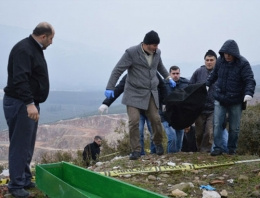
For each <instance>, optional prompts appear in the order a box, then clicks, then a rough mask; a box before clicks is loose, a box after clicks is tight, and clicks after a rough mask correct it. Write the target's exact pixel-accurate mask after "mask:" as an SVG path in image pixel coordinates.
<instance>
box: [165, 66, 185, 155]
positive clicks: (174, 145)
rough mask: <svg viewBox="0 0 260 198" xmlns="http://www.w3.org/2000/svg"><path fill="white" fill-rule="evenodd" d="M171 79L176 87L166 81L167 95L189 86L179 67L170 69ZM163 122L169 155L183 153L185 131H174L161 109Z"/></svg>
mask: <svg viewBox="0 0 260 198" xmlns="http://www.w3.org/2000/svg"><path fill="white" fill-rule="evenodd" d="M169 74H170V76H171V78H172V79H173V80H174V81H175V83H176V87H174V88H173V87H171V86H170V85H169V83H168V82H167V81H165V87H166V94H164V96H166V95H169V94H170V93H172V92H174V90H176V89H183V88H185V87H187V86H188V85H189V80H188V79H186V78H183V77H181V76H180V68H179V67H178V66H172V67H170V69H169ZM164 100H165V98H160V103H162V104H163V102H164ZM160 116H161V122H162V125H163V127H164V130H165V133H166V135H167V141H168V142H167V153H176V152H179V151H181V148H182V140H183V135H184V129H180V130H178V129H174V128H173V127H171V126H170V125H169V123H168V122H167V121H166V119H165V115H164V109H161V108H160Z"/></svg>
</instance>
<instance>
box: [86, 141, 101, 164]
mask: <svg viewBox="0 0 260 198" xmlns="http://www.w3.org/2000/svg"><path fill="white" fill-rule="evenodd" d="M101 143H102V138H101V137H100V136H95V137H94V142H92V143H90V144H88V145H87V146H85V148H84V151H83V154H82V156H83V160H84V161H86V165H87V166H89V164H90V161H91V160H94V161H98V158H99V154H100V147H101Z"/></svg>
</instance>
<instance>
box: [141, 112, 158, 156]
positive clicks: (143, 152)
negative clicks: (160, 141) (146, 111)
mask: <svg viewBox="0 0 260 198" xmlns="http://www.w3.org/2000/svg"><path fill="white" fill-rule="evenodd" d="M145 122H146V126H147V128H148V131H149V132H150V153H156V149H155V145H154V143H153V138H152V136H153V132H152V127H151V122H150V121H149V120H148V118H147V117H146V116H145V115H143V114H140V121H139V132H140V144H141V155H145V151H144V125H145Z"/></svg>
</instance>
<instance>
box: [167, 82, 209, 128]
mask: <svg viewBox="0 0 260 198" xmlns="http://www.w3.org/2000/svg"><path fill="white" fill-rule="evenodd" d="M207 94H208V93H207V90H206V84H205V83H198V84H191V85H189V86H187V87H186V88H184V89H175V90H174V91H173V92H172V93H171V94H169V95H168V96H167V97H166V99H165V101H164V102H165V104H166V111H165V112H164V114H165V119H166V121H167V122H168V123H169V125H170V126H172V127H173V128H174V129H177V130H181V129H184V128H186V127H189V126H191V125H192V124H193V123H194V122H195V120H196V119H197V117H198V116H199V115H200V113H201V112H202V110H203V108H204V105H205V102H206V98H207Z"/></svg>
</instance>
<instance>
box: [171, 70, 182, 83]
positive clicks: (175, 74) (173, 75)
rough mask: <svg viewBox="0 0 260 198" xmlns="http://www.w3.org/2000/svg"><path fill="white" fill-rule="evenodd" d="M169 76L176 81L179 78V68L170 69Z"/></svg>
mask: <svg viewBox="0 0 260 198" xmlns="http://www.w3.org/2000/svg"><path fill="white" fill-rule="evenodd" d="M170 76H171V78H172V79H173V80H174V81H175V82H176V81H178V80H179V79H180V70H179V69H177V70H171V73H170Z"/></svg>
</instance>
